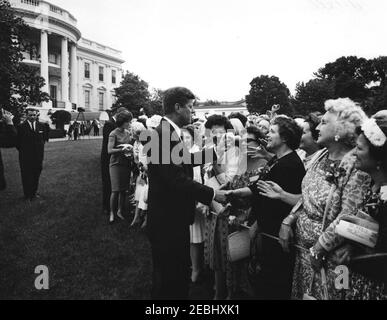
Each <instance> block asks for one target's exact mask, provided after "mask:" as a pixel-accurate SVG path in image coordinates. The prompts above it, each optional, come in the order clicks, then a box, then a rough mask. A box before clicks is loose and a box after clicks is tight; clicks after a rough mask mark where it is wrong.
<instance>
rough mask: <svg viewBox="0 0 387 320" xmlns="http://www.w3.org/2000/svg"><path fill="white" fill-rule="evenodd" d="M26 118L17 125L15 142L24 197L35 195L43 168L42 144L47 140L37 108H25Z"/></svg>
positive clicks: (33, 196)
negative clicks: (38, 119)
mask: <svg viewBox="0 0 387 320" xmlns="http://www.w3.org/2000/svg"><path fill="white" fill-rule="evenodd" d="M26 113H27V119H26V120H25V121H24V122H23V123H22V124H20V125H19V126H18V129H17V144H16V147H17V149H18V151H19V164H20V171H21V177H22V184H23V191H24V197H25V199H26V200H33V199H35V198H36V197H37V190H38V186H39V178H40V174H41V172H42V169H43V158H44V144H45V142H46V140H47V133H46V130H47V129H46V127H45V125H44V124H43V123H40V122H38V121H37V118H38V110H36V109H33V108H27V110H26Z"/></svg>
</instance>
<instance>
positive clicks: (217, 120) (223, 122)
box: [204, 114, 234, 131]
mask: <svg viewBox="0 0 387 320" xmlns="http://www.w3.org/2000/svg"><path fill="white" fill-rule="evenodd" d="M213 126H221V127H224V129H225V130H226V131H227V130H234V127H233V126H232V124H231V122H230V120H228V119H227V118H226V117H225V116H222V115H220V114H213V115H212V116H209V117H208V119H207V121H206V123H205V124H204V127H205V128H206V129H212V127H213Z"/></svg>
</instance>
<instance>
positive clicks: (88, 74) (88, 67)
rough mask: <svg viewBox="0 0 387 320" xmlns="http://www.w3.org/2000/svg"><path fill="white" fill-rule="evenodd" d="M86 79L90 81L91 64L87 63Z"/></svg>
mask: <svg viewBox="0 0 387 320" xmlns="http://www.w3.org/2000/svg"><path fill="white" fill-rule="evenodd" d="M85 78H86V79H90V63H87V62H85Z"/></svg>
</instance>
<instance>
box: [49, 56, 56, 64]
mask: <svg viewBox="0 0 387 320" xmlns="http://www.w3.org/2000/svg"><path fill="white" fill-rule="evenodd" d="M48 62H49V63H53V64H57V63H56V54H55V53H50V54H49V55H48Z"/></svg>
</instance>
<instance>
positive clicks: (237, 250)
mask: <svg viewBox="0 0 387 320" xmlns="http://www.w3.org/2000/svg"><path fill="white" fill-rule="evenodd" d="M249 256H250V234H249V230H247V229H244V230H240V231H236V232H233V233H231V234H229V235H228V246H227V257H228V260H229V261H231V262H235V261H239V260H242V259H246V258H248V257H249Z"/></svg>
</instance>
